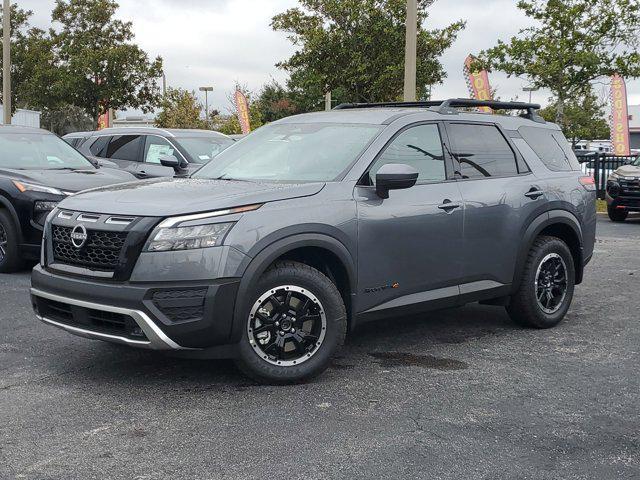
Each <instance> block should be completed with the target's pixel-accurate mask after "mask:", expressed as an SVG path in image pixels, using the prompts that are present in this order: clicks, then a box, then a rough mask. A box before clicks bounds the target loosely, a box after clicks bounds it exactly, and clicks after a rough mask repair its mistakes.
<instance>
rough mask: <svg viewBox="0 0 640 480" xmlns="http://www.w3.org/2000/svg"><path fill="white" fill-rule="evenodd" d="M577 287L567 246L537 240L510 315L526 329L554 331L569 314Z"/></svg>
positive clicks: (549, 239) (554, 240)
mask: <svg viewBox="0 0 640 480" xmlns="http://www.w3.org/2000/svg"><path fill="white" fill-rule="evenodd" d="M574 287H575V265H574V263H573V256H572V255H571V251H570V250H569V247H568V246H567V244H566V243H564V242H563V241H562V240H560V239H559V238H556V237H547V236H541V237H538V238H537V239H536V240H535V242H534V243H533V246H532V247H531V250H530V251H529V255H528V257H527V262H526V264H525V267H524V273H523V275H522V280H521V282H520V286H519V287H518V291H517V292H516V293H515V294H514V295H513V296H512V297H511V302H510V304H509V306H507V312H508V313H509V316H510V317H511V319H512V320H513V321H514V322H516V323H518V324H519V325H522V326H524V327H532V328H551V327H555V326H556V325H557V324H558V323H560V322H561V321H562V319H563V318H564V316H565V315H566V313H567V310H569V306H570V305H571V300H572V299H573V291H574Z"/></svg>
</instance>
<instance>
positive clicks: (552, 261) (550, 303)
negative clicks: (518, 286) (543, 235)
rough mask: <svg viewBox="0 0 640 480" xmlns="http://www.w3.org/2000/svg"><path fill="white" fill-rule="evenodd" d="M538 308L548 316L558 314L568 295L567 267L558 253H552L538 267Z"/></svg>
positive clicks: (536, 287)
mask: <svg viewBox="0 0 640 480" xmlns="http://www.w3.org/2000/svg"><path fill="white" fill-rule="evenodd" d="M535 289H536V298H537V299H538V306H539V307H540V309H542V311H543V312H544V313H546V314H553V313H555V312H557V311H558V310H559V309H560V307H561V306H562V302H563V301H564V298H565V297H566V295H567V265H566V264H565V263H564V260H563V259H562V257H561V256H560V255H558V254H557V253H550V254H548V255H547V256H546V257H544V258H543V259H542V262H540V265H539V266H538V271H537V273H536V281H535Z"/></svg>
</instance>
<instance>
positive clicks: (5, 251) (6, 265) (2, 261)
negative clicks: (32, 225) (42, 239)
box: [0, 210, 24, 273]
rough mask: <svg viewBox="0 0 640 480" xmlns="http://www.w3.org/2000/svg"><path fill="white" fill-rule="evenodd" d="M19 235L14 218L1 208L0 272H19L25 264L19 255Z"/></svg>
mask: <svg viewBox="0 0 640 480" xmlns="http://www.w3.org/2000/svg"><path fill="white" fill-rule="evenodd" d="M19 254H20V252H19V251H18V235H17V232H16V227H15V225H14V223H13V219H12V218H11V217H10V216H9V214H8V212H7V211H6V210H0V273H13V272H17V271H18V270H20V268H22V266H23V265H24V263H23V261H22V259H21V258H20V256H19Z"/></svg>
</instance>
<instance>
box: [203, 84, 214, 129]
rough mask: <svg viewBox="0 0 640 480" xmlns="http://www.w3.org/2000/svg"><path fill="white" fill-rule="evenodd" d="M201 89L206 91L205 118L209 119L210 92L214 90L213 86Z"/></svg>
mask: <svg viewBox="0 0 640 480" xmlns="http://www.w3.org/2000/svg"><path fill="white" fill-rule="evenodd" d="M200 91H201V92H204V104H205V107H204V112H205V118H206V119H207V121H209V92H213V87H200Z"/></svg>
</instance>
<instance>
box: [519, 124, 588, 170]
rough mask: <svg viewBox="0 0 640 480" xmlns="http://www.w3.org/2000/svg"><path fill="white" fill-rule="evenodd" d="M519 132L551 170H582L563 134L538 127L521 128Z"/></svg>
mask: <svg viewBox="0 0 640 480" xmlns="http://www.w3.org/2000/svg"><path fill="white" fill-rule="evenodd" d="M518 131H519V132H520V135H522V138H524V140H525V142H527V144H528V145H529V146H530V147H531V149H532V150H533V151H534V152H536V155H538V157H540V160H542V163H544V164H545V165H546V166H547V168H549V169H550V170H554V171H568V170H580V164H579V163H578V159H577V158H576V156H575V154H574V153H573V151H572V150H571V146H570V145H569V141H568V140H567V139H566V138H565V136H564V135H563V134H562V132H560V131H558V130H549V129H547V128H536V127H520V129H519V130H518Z"/></svg>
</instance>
